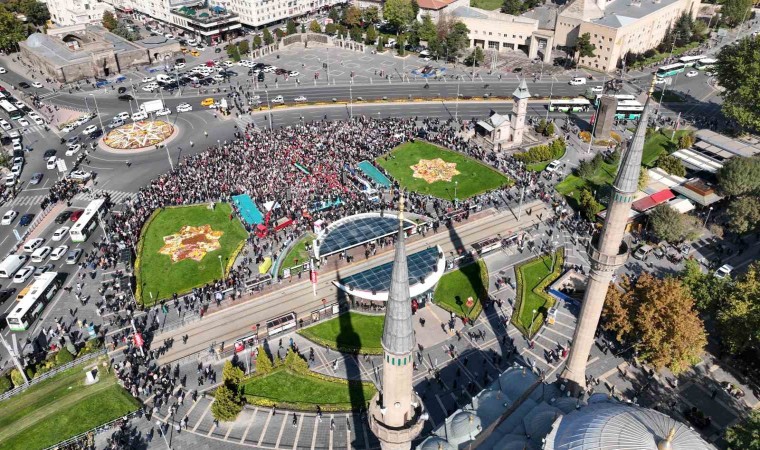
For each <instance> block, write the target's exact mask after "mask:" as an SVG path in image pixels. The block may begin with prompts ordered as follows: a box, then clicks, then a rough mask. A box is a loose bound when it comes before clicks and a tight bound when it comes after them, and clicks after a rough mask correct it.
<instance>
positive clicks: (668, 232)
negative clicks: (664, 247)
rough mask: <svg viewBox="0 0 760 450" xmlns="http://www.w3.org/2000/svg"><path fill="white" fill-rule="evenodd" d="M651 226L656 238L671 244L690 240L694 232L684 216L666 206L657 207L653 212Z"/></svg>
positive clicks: (650, 220)
mask: <svg viewBox="0 0 760 450" xmlns="http://www.w3.org/2000/svg"><path fill="white" fill-rule="evenodd" d="M649 226H650V227H652V232H653V233H654V234H655V236H657V237H658V238H659V239H662V240H664V241H668V242H670V243H677V242H681V241H683V240H685V239H688V238H689V237H691V235H692V234H693V232H694V230H693V229H692V227H691V225H690V224H689V223H688V222H687V221H686V220H685V217H684V215H683V214H681V213H680V212H678V211H676V210H675V209H673V208H671V207H670V206H668V205H666V204H662V205H657V206H656V207H655V208H654V210H652V213H651V214H650V215H649Z"/></svg>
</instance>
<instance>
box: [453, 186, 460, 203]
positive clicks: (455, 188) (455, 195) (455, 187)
mask: <svg viewBox="0 0 760 450" xmlns="http://www.w3.org/2000/svg"><path fill="white" fill-rule="evenodd" d="M457 186H459V181H456V180H454V206H455V207H456V206H457V202H458V201H459V199H457Z"/></svg>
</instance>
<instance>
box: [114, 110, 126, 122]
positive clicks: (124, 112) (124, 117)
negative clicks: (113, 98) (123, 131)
mask: <svg viewBox="0 0 760 450" xmlns="http://www.w3.org/2000/svg"><path fill="white" fill-rule="evenodd" d="M113 118H114V120H117V119H118V120H127V119H129V113H128V112H126V111H122V112H120V113H119V114H116V115H115V116H114V117H113Z"/></svg>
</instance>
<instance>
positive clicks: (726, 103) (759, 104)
mask: <svg viewBox="0 0 760 450" xmlns="http://www.w3.org/2000/svg"><path fill="white" fill-rule="evenodd" d="M724 7H725V5H724ZM758 48H760V36H755V37H746V38H744V39H742V40H740V41H739V42H738V43H736V44H734V45H727V46H725V47H723V49H722V50H721V51H720V53H718V58H717V59H718V62H717V64H715V74H716V78H717V79H718V83H719V84H720V86H721V87H723V89H724V91H723V92H722V93H721V95H722V97H723V113H724V114H726V116H728V117H730V118H732V119H734V120H736V121H737V122H738V123H739V125H740V126H742V127H746V128H751V129H754V130H758V129H760V53H758V52H757V49H758Z"/></svg>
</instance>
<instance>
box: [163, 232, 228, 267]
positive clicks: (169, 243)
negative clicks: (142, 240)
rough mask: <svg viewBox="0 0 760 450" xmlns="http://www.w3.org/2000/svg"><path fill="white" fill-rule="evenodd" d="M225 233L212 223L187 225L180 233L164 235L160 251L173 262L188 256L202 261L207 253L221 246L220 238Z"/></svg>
mask: <svg viewBox="0 0 760 450" xmlns="http://www.w3.org/2000/svg"><path fill="white" fill-rule="evenodd" d="M223 234H224V232H222V231H214V230H212V229H211V226H210V225H203V226H200V227H193V226H189V225H185V226H184V227H182V228H180V230H179V232H178V233H176V234H170V235H169V236H164V246H163V247H161V250H159V251H158V253H160V254H162V255H169V256H170V257H171V258H172V262H178V261H182V260H184V259H188V258H189V259H193V260H195V261H199V262H200V260H202V259H203V257H204V256H206V253H208V252H213V251H214V250H218V249H219V248H221V244H220V243H219V239H221V237H222V235H223Z"/></svg>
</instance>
